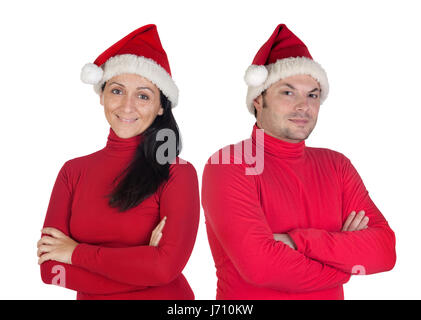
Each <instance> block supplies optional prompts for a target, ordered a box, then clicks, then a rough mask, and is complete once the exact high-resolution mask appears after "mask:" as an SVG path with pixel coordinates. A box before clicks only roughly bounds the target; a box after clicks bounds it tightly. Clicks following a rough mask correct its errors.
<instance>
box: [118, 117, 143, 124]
mask: <svg viewBox="0 0 421 320" xmlns="http://www.w3.org/2000/svg"><path fill="white" fill-rule="evenodd" d="M116 116H117V118H118V119H119V120H120V121H121V122H124V123H133V122H135V121H136V120H137V119H139V118H134V119H126V118H123V117H119V116H118V115H116Z"/></svg>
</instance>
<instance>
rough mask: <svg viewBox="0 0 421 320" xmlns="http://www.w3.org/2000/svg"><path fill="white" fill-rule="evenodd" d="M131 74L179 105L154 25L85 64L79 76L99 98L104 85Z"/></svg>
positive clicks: (176, 90)
mask: <svg viewBox="0 0 421 320" xmlns="http://www.w3.org/2000/svg"><path fill="white" fill-rule="evenodd" d="M123 73H134V74H138V75H140V76H142V77H145V78H147V79H148V80H149V81H151V82H152V83H154V84H155V85H156V86H157V87H158V88H159V89H160V90H161V91H162V93H163V94H164V95H165V96H166V97H167V98H168V99H169V100H170V101H171V104H172V107H175V106H176V105H177V102H178V88H177V86H176V84H175V82H174V81H173V79H172V77H171V70H170V65H169V63H168V58H167V54H166V53H165V51H164V49H163V48H162V45H161V41H160V39H159V35H158V31H157V29H156V26H155V25H154V24H148V25H146V26H143V27H141V28H139V29H136V30H135V31H133V32H131V33H130V34H128V35H127V36H125V37H124V38H123V39H121V40H119V41H118V42H116V43H115V44H113V45H112V46H111V47H109V48H108V49H107V50H105V51H104V52H103V53H102V54H100V55H99V57H98V58H96V60H95V61H94V63H87V64H86V65H85V66H84V67H83V68H82V72H81V76H80V78H81V80H82V81H83V82H85V83H88V84H93V85H94V90H95V92H96V93H98V94H101V87H102V85H103V84H104V82H106V81H108V80H109V79H111V78H112V77H114V76H116V75H120V74H123Z"/></svg>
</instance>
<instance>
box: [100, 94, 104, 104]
mask: <svg viewBox="0 0 421 320" xmlns="http://www.w3.org/2000/svg"><path fill="white" fill-rule="evenodd" d="M99 103H100V104H101V105H102V106H103V105H104V92H101V94H100V95H99Z"/></svg>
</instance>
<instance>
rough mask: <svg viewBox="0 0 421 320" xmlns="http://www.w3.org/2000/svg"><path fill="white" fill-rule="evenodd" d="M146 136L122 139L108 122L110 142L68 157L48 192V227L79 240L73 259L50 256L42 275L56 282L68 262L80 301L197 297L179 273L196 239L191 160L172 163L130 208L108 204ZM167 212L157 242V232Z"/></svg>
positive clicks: (194, 181)
mask: <svg viewBox="0 0 421 320" xmlns="http://www.w3.org/2000/svg"><path fill="white" fill-rule="evenodd" d="M140 141H141V135H138V136H135V137H132V138H128V139H122V138H120V137H118V136H117V135H116V134H115V132H114V131H113V130H112V128H110V131H109V135H108V141H107V144H106V146H105V147H104V148H103V149H101V150H99V151H97V152H95V153H92V154H89V155H87V156H83V157H79V158H75V159H72V160H69V161H67V162H66V163H65V164H64V165H63V167H62V168H61V170H60V172H59V174H58V177H57V180H56V182H55V184H54V188H53V191H52V194H51V199H50V203H49V206H48V210H47V214H46V217H45V222H44V227H54V228H57V229H59V230H61V231H62V232H64V233H65V234H67V235H69V236H70V237H71V238H72V239H74V240H75V241H77V242H79V245H78V246H77V247H76V248H75V250H74V251H73V254H72V264H71V265H70V264H65V263H60V262H57V261H52V260H50V261H46V262H44V263H43V264H42V265H41V277H42V280H43V281H44V282H45V283H47V284H51V283H52V280H53V278H54V277H55V276H57V273H54V272H57V271H55V270H53V269H52V268H53V267H54V266H56V265H61V266H64V268H65V287H66V288H68V289H72V290H76V291H77V299H194V294H193V291H192V290H191V288H190V286H189V284H188V282H187V280H186V279H185V278H184V276H183V275H182V273H181V271H182V270H183V268H184V266H185V265H186V263H187V260H188V259H189V257H190V254H191V252H192V249H193V245H194V242H195V239H196V233H197V228H198V223H199V213H200V202H199V189H198V181H197V175H196V171H195V169H194V167H193V166H192V165H191V164H190V163H180V159H179V158H177V163H176V164H171V166H170V178H169V180H168V181H167V182H165V183H163V184H162V185H161V186H160V187H159V189H158V190H157V191H156V192H155V193H154V194H153V195H152V196H150V197H149V198H147V199H146V200H145V201H143V202H142V203H141V204H139V205H138V206H137V207H134V208H131V209H129V210H128V211H126V212H121V213H119V212H118V209H117V208H111V207H110V206H109V205H108V198H106V197H105V195H106V194H107V193H109V192H111V190H112V187H111V182H112V180H113V179H114V178H115V177H116V176H117V175H118V173H119V172H120V171H121V170H123V169H124V168H125V167H126V166H127V164H128V163H129V161H130V160H131V159H132V158H133V156H134V154H135V151H136V148H137V146H138V144H139V143H140ZM164 216H167V221H166V224H165V227H164V229H163V236H162V238H161V240H160V243H159V245H158V247H153V246H149V240H150V236H151V233H152V230H153V229H154V228H155V227H156V226H157V224H158V223H159V221H160V220H161V219H162V218H163V217H164Z"/></svg>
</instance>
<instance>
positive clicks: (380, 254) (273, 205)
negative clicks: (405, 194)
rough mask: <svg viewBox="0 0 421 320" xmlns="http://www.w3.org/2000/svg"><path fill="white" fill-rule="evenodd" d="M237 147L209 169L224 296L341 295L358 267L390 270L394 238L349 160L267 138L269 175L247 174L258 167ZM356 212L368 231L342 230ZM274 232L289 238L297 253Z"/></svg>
mask: <svg viewBox="0 0 421 320" xmlns="http://www.w3.org/2000/svg"><path fill="white" fill-rule="evenodd" d="M256 128H257V127H256V125H255V126H254V128H253V133H252V137H251V142H252V143H253V147H254V148H256ZM245 141H246V140H245ZM245 141H243V142H240V144H241V143H244V142H245ZM248 141H250V140H248ZM257 141H259V140H257ZM238 146H239V144H237V145H236V147H234V146H233V145H231V146H228V147H227V149H225V150H224V151H222V152H221V154H224V152H225V155H226V154H228V153H227V152H229V155H230V157H229V159H230V163H229V164H223V163H224V162H222V159H221V158H219V162H220V163H221V164H215V159H217V158H218V156H217V155H216V156H215V155H214V156H213V157H212V158H211V159H213V164H212V163H211V161H212V160H211V159H210V160H209V161H208V163H207V164H206V166H205V169H204V172H203V181H202V205H203V208H204V212H205V218H206V228H207V233H208V240H209V244H210V246H211V250H212V255H213V258H214V260H215V266H216V273H217V277H218V286H217V295H216V298H217V299H274V300H275V299H297V300H298V299H344V295H343V287H342V284H344V283H346V282H347V281H348V280H349V278H350V276H351V270H352V268H353V266H357V265H362V266H364V268H365V272H366V274H371V273H377V272H382V271H388V270H390V269H392V268H393V266H394V264H395V261H396V254H395V235H394V232H393V231H392V230H391V229H390V227H389V225H388V223H387V222H386V220H385V218H384V217H383V215H382V214H381V213H380V211H379V210H378V209H377V207H376V206H375V205H374V203H373V202H372V200H371V199H370V197H369V195H368V192H367V190H366V188H365V187H364V184H363V182H362V180H361V178H360V176H359V175H358V173H357V171H356V170H355V168H354V167H353V165H352V164H351V162H350V160H349V159H347V158H346V157H345V156H344V155H343V154H341V153H339V152H336V151H332V150H329V149H323V148H311V147H307V146H305V142H304V141H301V142H299V143H289V142H286V141H282V140H279V139H276V138H274V137H271V136H269V135H267V134H264V151H263V150H262V147H261V145H259V144H257V147H258V148H260V149H259V150H261V151H262V154H263V155H264V170H263V172H261V174H257V175H246V174H245V168H246V167H248V168H250V167H253V166H255V165H254V164H247V163H246V159H244V156H242V158H241V157H240V158H238V157H236V156H235V152H234V151H233V150H234V148H237V147H238ZM228 148H229V149H228ZM221 150H223V149H221ZM237 150H238V149H237ZM243 150H244V149H243ZM222 157H223V156H222ZM240 160H241V161H240ZM239 162H241V163H239ZM225 163H226V162H225ZM248 163H250V160H248ZM353 210H355V211H357V212H358V211H360V210H365V214H366V216H368V217H369V218H370V220H369V223H368V228H367V229H365V230H360V231H353V232H351V231H349V232H341V229H342V226H343V223H344V222H345V220H346V218H347V217H348V215H349V213H350V212H351V211H353ZM273 233H288V234H289V235H290V236H291V238H292V239H293V240H294V242H295V243H296V245H297V250H293V249H291V248H290V247H289V246H287V245H285V244H284V243H283V242H277V241H275V240H274V238H273Z"/></svg>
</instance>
